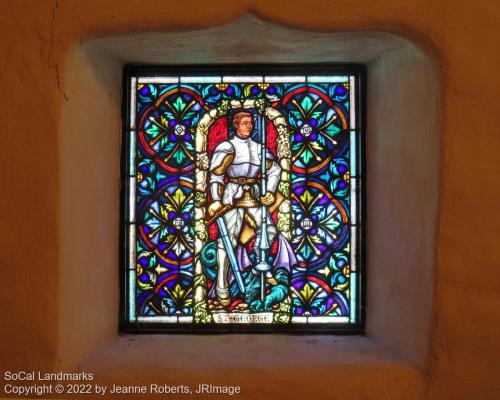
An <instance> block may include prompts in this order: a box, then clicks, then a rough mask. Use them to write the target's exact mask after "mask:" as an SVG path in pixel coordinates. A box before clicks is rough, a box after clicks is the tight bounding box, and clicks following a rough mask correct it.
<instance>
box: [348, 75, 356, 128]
mask: <svg viewBox="0 0 500 400" xmlns="http://www.w3.org/2000/svg"><path fill="white" fill-rule="evenodd" d="M355 94H356V80H355V78H354V76H351V77H350V78H349V96H350V97H349V111H350V116H351V118H350V120H351V129H356V102H355Z"/></svg>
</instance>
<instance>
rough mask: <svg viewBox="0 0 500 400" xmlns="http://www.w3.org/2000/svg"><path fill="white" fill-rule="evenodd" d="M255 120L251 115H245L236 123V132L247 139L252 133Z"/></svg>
mask: <svg viewBox="0 0 500 400" xmlns="http://www.w3.org/2000/svg"><path fill="white" fill-rule="evenodd" d="M252 129H253V121H252V118H251V117H243V118H241V119H240V123H239V124H237V125H236V133H237V135H238V136H239V137H240V138H242V139H247V138H249V137H250V135H251V134H252Z"/></svg>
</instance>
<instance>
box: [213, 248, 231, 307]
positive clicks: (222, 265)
mask: <svg viewBox="0 0 500 400" xmlns="http://www.w3.org/2000/svg"><path fill="white" fill-rule="evenodd" d="M220 242H221V240H220V239H219V241H218V248H217V264H218V270H217V283H216V284H215V293H216V294H217V300H218V301H219V303H220V304H221V305H222V306H224V307H227V306H228V305H229V303H230V302H231V299H230V298H229V284H228V275H229V260H228V259H227V255H226V251H225V250H224V247H223V245H222V243H220Z"/></svg>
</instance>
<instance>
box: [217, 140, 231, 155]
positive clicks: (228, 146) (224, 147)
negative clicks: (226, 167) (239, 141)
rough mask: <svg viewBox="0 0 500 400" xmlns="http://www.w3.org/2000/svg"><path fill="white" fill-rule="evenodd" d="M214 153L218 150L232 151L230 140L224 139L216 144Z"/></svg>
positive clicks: (223, 151)
mask: <svg viewBox="0 0 500 400" xmlns="http://www.w3.org/2000/svg"><path fill="white" fill-rule="evenodd" d="M214 152H215V153H219V152H222V153H234V146H233V145H232V144H231V142H230V141H229V140H227V141H225V142H221V143H219V144H218V145H217V147H215V150H214Z"/></svg>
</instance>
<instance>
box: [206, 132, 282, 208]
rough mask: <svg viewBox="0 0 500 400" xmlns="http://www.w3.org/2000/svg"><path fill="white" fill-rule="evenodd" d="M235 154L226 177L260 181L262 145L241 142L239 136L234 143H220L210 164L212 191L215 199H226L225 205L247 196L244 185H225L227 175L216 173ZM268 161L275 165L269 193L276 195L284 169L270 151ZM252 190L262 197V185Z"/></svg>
mask: <svg viewBox="0 0 500 400" xmlns="http://www.w3.org/2000/svg"><path fill="white" fill-rule="evenodd" d="M229 154H232V155H233V160H232V161H231V164H230V165H229V166H228V167H227V169H226V172H225V174H226V175H227V176H228V177H230V178H256V177H257V176H258V174H259V172H260V168H261V162H260V157H261V145H260V144H259V143H256V142H254V141H253V140H252V139H250V138H248V139H241V138H239V137H237V136H235V137H234V138H233V139H231V140H227V141H225V142H222V143H220V144H219V145H218V146H217V147H216V148H215V150H214V154H213V156H212V161H211V163H210V188H211V194H212V198H213V199H214V200H222V203H223V204H231V205H233V201H234V200H235V199H239V198H240V197H241V196H242V195H243V187H242V186H243V185H242V184H239V183H235V182H228V183H227V184H226V183H225V182H224V175H218V174H216V173H215V172H214V170H215V169H216V168H217V167H219V166H220V165H221V164H222V161H223V160H224V159H225V158H226V157H227V156H228V155H229ZM266 159H268V160H271V161H272V165H271V167H270V168H269V169H267V174H266V175H267V182H266V184H267V191H269V192H271V193H274V192H275V191H276V188H277V186H278V182H279V176H280V173H281V167H280V166H279V164H278V163H277V162H276V160H275V159H274V157H273V155H272V154H271V153H270V152H269V151H266ZM219 185H223V187H224V193H223V195H222V199H221V196H220V195H219V192H218V186H219ZM249 186H251V191H252V192H253V194H254V196H255V197H256V198H258V197H259V196H260V185H258V184H256V183H255V184H252V185H249Z"/></svg>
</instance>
